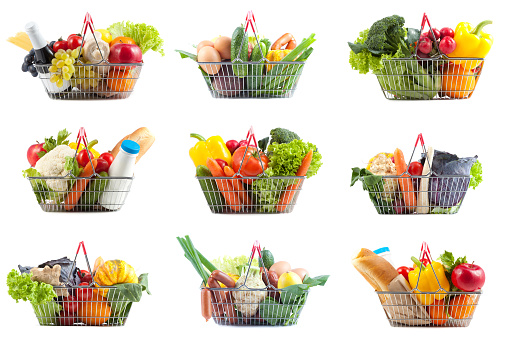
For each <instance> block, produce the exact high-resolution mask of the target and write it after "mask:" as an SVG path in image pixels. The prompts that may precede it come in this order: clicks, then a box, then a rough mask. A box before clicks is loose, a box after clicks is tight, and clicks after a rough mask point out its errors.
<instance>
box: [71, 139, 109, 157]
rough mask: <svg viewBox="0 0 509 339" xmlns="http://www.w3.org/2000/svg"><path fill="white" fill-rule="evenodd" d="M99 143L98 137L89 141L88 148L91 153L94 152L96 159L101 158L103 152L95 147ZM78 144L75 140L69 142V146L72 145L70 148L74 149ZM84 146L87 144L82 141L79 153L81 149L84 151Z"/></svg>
mask: <svg viewBox="0 0 509 339" xmlns="http://www.w3.org/2000/svg"><path fill="white" fill-rule="evenodd" d="M97 143H98V141H97V139H94V140H92V141H90V142H89V143H88V150H89V151H90V153H92V154H93V155H94V158H95V159H98V158H99V156H101V153H99V152H97V151H96V150H95V149H93V147H94V146H95V145H97ZM76 146H78V144H77V143H75V142H71V143H70V144H69V147H70V148H72V149H76ZM84 148H85V146H84V145H83V143H80V149H79V150H78V153H79V152H80V151H82V150H83V149H84Z"/></svg>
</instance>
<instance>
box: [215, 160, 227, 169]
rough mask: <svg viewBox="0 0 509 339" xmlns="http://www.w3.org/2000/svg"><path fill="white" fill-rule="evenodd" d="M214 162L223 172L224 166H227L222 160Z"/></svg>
mask: <svg viewBox="0 0 509 339" xmlns="http://www.w3.org/2000/svg"><path fill="white" fill-rule="evenodd" d="M216 162H217V164H218V165H219V166H221V169H222V170H224V167H225V166H228V163H227V162H226V161H224V160H223V159H216Z"/></svg>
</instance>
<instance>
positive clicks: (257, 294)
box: [201, 241, 309, 326]
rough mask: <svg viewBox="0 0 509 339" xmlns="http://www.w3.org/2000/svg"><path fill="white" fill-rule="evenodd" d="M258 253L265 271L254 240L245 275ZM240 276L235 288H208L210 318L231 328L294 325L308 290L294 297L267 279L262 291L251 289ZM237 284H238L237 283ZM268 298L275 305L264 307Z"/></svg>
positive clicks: (259, 261)
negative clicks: (210, 296) (210, 294)
mask: <svg viewBox="0 0 509 339" xmlns="http://www.w3.org/2000/svg"><path fill="white" fill-rule="evenodd" d="M256 253H258V263H259V266H260V269H261V271H262V272H267V269H266V268H265V265H264V263H263V260H262V255H261V246H260V244H259V242H258V241H256V242H255V243H254V245H253V248H252V250H251V254H250V256H249V258H250V259H249V263H248V268H247V272H250V269H251V266H252V263H253V258H254V256H255V254H256ZM242 278H243V277H242V276H241V277H240V278H239V280H238V281H237V283H236V287H234V288H228V287H224V288H210V287H204V286H203V285H202V286H201V289H204V288H207V289H209V290H210V291H211V292H212V298H211V303H212V318H213V319H214V322H215V323H216V324H218V325H230V326H291V325H296V324H297V322H298V320H299V317H300V315H301V313H302V309H303V308H304V306H305V304H306V301H307V297H308V294H309V290H305V291H303V292H304V293H303V294H302V295H299V296H297V295H295V294H292V293H290V292H288V291H286V290H283V289H278V288H277V287H276V286H272V285H271V283H270V281H269V280H267V282H268V283H267V285H266V287H265V288H250V287H248V286H247V285H246V280H247V276H246V279H244V282H242V280H241V279H242ZM239 281H240V282H241V283H240V284H239ZM267 298H272V299H274V300H275V301H277V302H278V303H277V304H274V303H270V304H265V303H264V301H265V300H267Z"/></svg>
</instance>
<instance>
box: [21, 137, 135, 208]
mask: <svg viewBox="0 0 509 339" xmlns="http://www.w3.org/2000/svg"><path fill="white" fill-rule="evenodd" d="M81 142H83V145H84V146H85V148H84V149H86V150H87V154H88V160H89V162H91V165H92V170H93V174H92V175H91V176H89V177H76V176H74V175H73V174H72V171H70V172H69V173H68V174H67V175H66V176H64V177H30V176H28V177H27V178H28V180H29V181H30V185H31V186H32V191H33V192H34V194H35V196H36V198H37V202H38V203H39V206H41V208H42V210H43V211H45V212H111V211H118V210H120V209H121V208H122V206H123V205H124V202H125V200H126V198H127V195H128V193H129V191H130V190H131V185H132V181H133V179H134V177H103V176H101V175H100V174H99V173H97V172H96V171H95V168H94V164H93V163H92V158H91V156H90V151H89V150H88V149H87V145H88V140H87V135H86V132H85V129H84V128H83V127H81V128H80V131H79V133H78V137H77V140H76V144H77V146H76V152H75V154H74V163H75V164H76V162H77V160H76V157H77V155H78V150H79V146H80V144H81ZM102 196H106V197H107V199H101V197H102Z"/></svg>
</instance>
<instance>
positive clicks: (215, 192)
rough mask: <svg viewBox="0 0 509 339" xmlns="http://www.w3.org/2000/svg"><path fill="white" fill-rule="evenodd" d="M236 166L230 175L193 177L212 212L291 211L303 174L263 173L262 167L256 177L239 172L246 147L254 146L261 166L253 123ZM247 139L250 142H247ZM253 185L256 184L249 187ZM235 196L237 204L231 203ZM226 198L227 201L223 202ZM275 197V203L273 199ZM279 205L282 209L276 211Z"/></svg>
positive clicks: (263, 212) (265, 212)
mask: <svg viewBox="0 0 509 339" xmlns="http://www.w3.org/2000/svg"><path fill="white" fill-rule="evenodd" d="M246 140H247V143H248V145H246V148H245V151H244V154H243V156H242V161H241V162H240V166H239V170H238V171H237V173H236V174H235V175H234V176H233V177H215V178H211V177H196V178H197V179H198V182H199V183H200V187H201V190H202V192H203V194H204V196H205V200H206V201H207V204H208V205H209V208H210V211H211V212H212V213H219V214H272V213H291V212H292V211H293V209H294V207H295V204H296V203H297V199H298V197H299V194H300V191H301V190H302V186H303V185H304V180H305V179H306V177H305V176H285V177H267V176H266V174H265V170H263V173H262V174H261V175H260V177H244V176H242V174H241V171H242V167H243V165H244V161H245V160H246V156H247V152H248V149H250V148H254V149H256V155H257V159H258V161H259V163H260V167H261V168H265V167H264V164H263V162H262V159H261V153H260V152H259V150H258V143H257V141H256V138H255V136H254V132H253V127H251V128H250V130H249V132H248V134H247V137H246ZM251 141H252V142H253V144H251ZM253 186H256V188H253ZM288 192H294V193H293V198H292V199H291V200H290V201H281V200H280V197H282V196H283V195H284V194H285V193H288ZM235 196H237V197H238V203H237V204H231V202H232V201H235V200H237V199H234V198H233V197H235ZM226 201H229V202H230V203H227V202H226ZM275 201H277V203H274V202H275ZM278 208H282V212H278Z"/></svg>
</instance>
